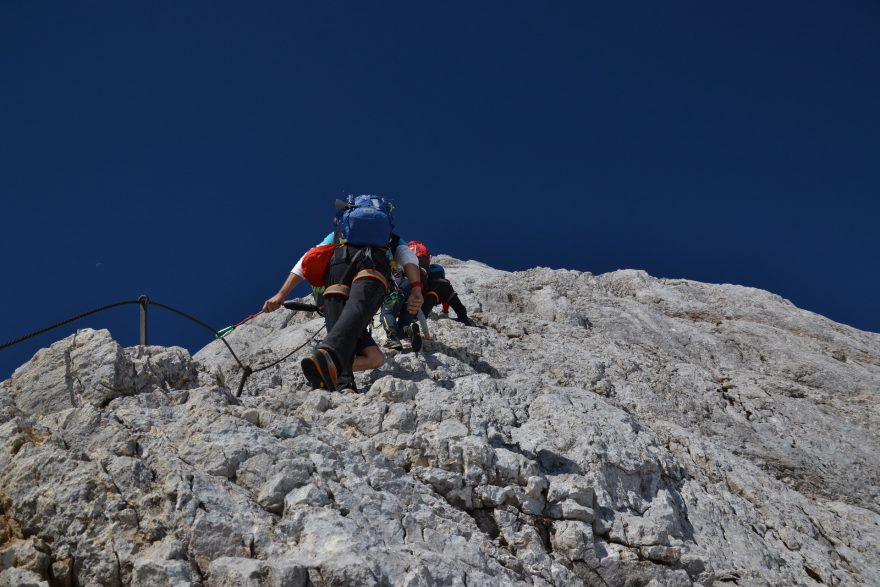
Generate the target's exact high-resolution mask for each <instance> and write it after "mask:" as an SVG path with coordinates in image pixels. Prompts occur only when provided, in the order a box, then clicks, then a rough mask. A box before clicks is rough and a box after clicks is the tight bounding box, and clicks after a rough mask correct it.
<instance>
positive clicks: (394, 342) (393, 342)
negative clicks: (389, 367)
mask: <svg viewBox="0 0 880 587" xmlns="http://www.w3.org/2000/svg"><path fill="white" fill-rule="evenodd" d="M385 346H386V347H387V348H389V349H391V350H394V351H402V350H403V343H402V342H401V341H400V339H399V338H397V335H396V334H389V335H388V336H387V340H386V341H385Z"/></svg>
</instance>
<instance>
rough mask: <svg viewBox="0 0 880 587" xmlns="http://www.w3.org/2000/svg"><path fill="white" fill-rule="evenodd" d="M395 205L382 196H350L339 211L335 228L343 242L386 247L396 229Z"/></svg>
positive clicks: (362, 245) (359, 245)
mask: <svg viewBox="0 0 880 587" xmlns="http://www.w3.org/2000/svg"><path fill="white" fill-rule="evenodd" d="M393 210H394V204H392V203H391V202H389V201H388V200H386V199H385V198H383V197H381V196H357V197H355V196H348V202H347V203H346V206H345V208H343V209H342V210H340V211H339V212H337V213H336V230H337V232H338V233H339V235H340V236H341V237H342V242H344V243H345V244H348V245H353V246H358V247H385V246H388V241H389V239H390V238H391V231H392V230H393V229H394V217H393V216H392V214H391V213H392V211H393Z"/></svg>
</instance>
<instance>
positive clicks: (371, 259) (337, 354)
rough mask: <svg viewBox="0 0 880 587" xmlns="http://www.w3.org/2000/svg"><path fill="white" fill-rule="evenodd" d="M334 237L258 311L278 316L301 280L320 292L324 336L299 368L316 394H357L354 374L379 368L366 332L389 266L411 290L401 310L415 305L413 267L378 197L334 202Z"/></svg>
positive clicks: (418, 289)
mask: <svg viewBox="0 0 880 587" xmlns="http://www.w3.org/2000/svg"><path fill="white" fill-rule="evenodd" d="M336 209H337V213H336V221H335V222H336V229H335V230H334V231H333V232H331V233H330V234H328V235H327V237H326V238H325V239H324V241H322V243H321V244H320V245H318V246H316V247H313V248H312V249H310V250H309V251H308V252H307V253H306V254H305V255H303V257H302V258H301V259H300V260H299V262H298V263H297V264H296V266H295V267H294V268H293V270H292V271H291V273H290V275H289V276H288V277H287V279H286V280H285V282H284V284H283V285H282V286H281V289H280V290H279V291H278V293H277V294H275V295H274V296H272V297H271V298H269V299H268V300H266V302H265V303H264V304H263V311H264V312H273V311H275V310H277V309H278V308H279V307H280V306H281V305H282V303H283V302H284V298H285V297H287V295H288V294H289V293H290V292H291V291H292V290H293V289H294V288H295V287H296V286H297V285H299V283H300V282H301V281H303V279H308V281H309V283H311V284H312V285H313V286H326V289H325V290H324V291H323V306H324V321H325V324H326V326H327V336H326V337H325V338H324V340H323V341H322V342H321V344H320V345H319V346H318V348H316V349H315V350H314V351H313V352H312V353H311V354H310V355H309V356H307V357H305V358H303V359H302V361H301V363H300V365H301V367H302V369H303V374H304V375H305V376H306V379H307V380H308V381H309V383H311V384H312V386H314V387H315V388H319V389H329V390H337V391H345V392H356V391H357V388H356V387H355V382H354V371H358V370H362V369H371V368H376V367H378V366H381V364H382V363H383V362H384V357H383V356H382V352H381V351H380V350H379V348H378V346H377V345H376V343H375V341H374V340H373V339H372V336H370V334H369V332H368V331H367V326H368V325H369V323H370V322H371V321H372V319H373V315H374V314H375V313H376V310H378V309H379V306H380V305H381V304H382V300H383V299H384V298H385V294H386V291H387V289H388V285H389V280H390V279H391V262H392V260H393V261H394V262H396V263H397V264H398V265H399V266H400V267H402V268H403V271H404V273H405V274H406V277H407V280H408V285H409V286H410V288H411V293H410V296H409V300H408V302H407V309H408V311H409V312H410V313H412V314H415V313H416V312H417V311H418V309H419V307H420V306H421V305H422V302H423V301H424V298H423V296H422V289H423V287H424V286H423V284H422V281H421V279H420V277H421V276H420V273H419V268H418V260H417V259H416V258H415V255H413V253H412V251H410V250H409V248H408V247H407V246H406V245H405V244H402V242H401V238H400V237H399V236H398V235H396V234H394V233H393V232H392V230H393V228H394V223H393V217H392V211H393V205H392V204H391V202H389V201H387V200H385V199H384V198H382V197H380V196H368V195H361V196H357V197H355V196H349V197H348V200H347V201H342V200H336Z"/></svg>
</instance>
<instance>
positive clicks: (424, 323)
mask: <svg viewBox="0 0 880 587" xmlns="http://www.w3.org/2000/svg"><path fill="white" fill-rule="evenodd" d="M416 318H418V319H419V324H421V325H422V338H424V339H426V340H431V339H432V338H434V337H433V336H431V331H429V330H428V320H427V319H426V318H425V313H424V312H422V311H421V310H419V312H418V314H416Z"/></svg>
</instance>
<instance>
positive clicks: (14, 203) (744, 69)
mask: <svg viewBox="0 0 880 587" xmlns="http://www.w3.org/2000/svg"><path fill="white" fill-rule="evenodd" d="M878 104H880V5H878V4H877V3H876V2H874V1H867V0H866V1H852V2H846V3H828V2H800V1H797V2H795V1H779V2H752V1H746V2H737V3H726V4H719V3H705V2H674V3H656V2H648V1H639V2H635V1H634V2H626V3H618V2H603V3H587V2H564V3H518V2H513V3H511V2H503V3H502V2H492V3H444V4H442V5H441V4H432V5H426V4H424V3H411V2H383V3H369V4H367V3H348V2H336V3H325V2H307V3H291V2H265V3H240V2H192V3H171V2H157V3H152V2H151V3H134V2H89V3H49V2H5V3H2V4H0V129H2V130H0V210H2V217H3V218H4V220H5V222H4V228H3V230H2V231H0V245H2V250H3V260H4V265H5V268H4V269H5V270H4V275H5V276H4V278H3V287H2V290H0V295H2V298H0V300H2V304H0V325H2V327H0V333H2V334H0V339H2V341H5V340H8V339H11V338H13V337H15V336H18V335H20V334H22V333H24V332H27V331H30V330H33V329H36V328H39V327H41V326H44V325H46V324H49V323H51V322H55V321H56V320H60V319H63V318H65V317H67V316H69V315H72V314H75V313H78V312H80V311H83V310H86V309H89V308H92V307H95V306H99V305H102V304H106V303H110V302H113V301H117V300H121V299H130V298H136V297H137V296H138V295H139V294H141V293H148V294H149V295H150V296H151V297H152V298H154V299H156V300H158V301H161V302H164V303H167V304H171V305H175V306H177V307H180V308H181V309H184V310H186V311H189V312H191V313H193V314H195V315H196V316H198V317H200V318H202V319H203V320H205V321H207V322H209V323H212V324H214V325H216V326H217V327H221V326H226V325H228V324H230V323H234V322H236V321H238V320H239V319H241V318H242V317H244V316H246V315H248V314H250V313H252V312H254V311H256V310H257V309H258V308H259V306H260V305H261V303H262V302H263V300H265V299H266V298H267V297H269V296H270V295H272V294H273V293H274V292H275V291H277V288H278V287H279V285H280V284H281V282H282V281H283V279H284V277H285V275H286V273H287V272H288V271H289V269H290V266H291V265H292V264H293V263H294V262H295V261H296V259H297V258H298V256H299V255H300V254H301V253H302V252H303V251H304V250H305V249H306V248H307V247H308V246H310V245H311V244H313V243H314V242H316V241H317V240H319V239H320V238H321V237H322V236H323V235H324V234H325V233H326V232H327V231H328V230H329V228H330V221H331V218H332V214H333V200H334V199H335V198H336V197H338V196H343V195H345V194H347V193H352V192H353V193H363V192H367V193H382V194H386V195H388V196H390V197H392V198H393V199H395V201H396V202H397V205H398V215H397V221H398V225H399V227H400V229H401V232H402V233H403V234H404V236H406V237H410V238H416V237H417V238H420V239H421V240H423V241H424V242H426V243H427V244H428V245H429V247H430V248H431V249H432V250H433V251H437V252H446V253H449V254H452V255H454V256H457V257H462V258H472V259H478V260H480V261H483V262H486V263H488V264H490V265H493V266H496V267H499V268H504V269H510V270H516V269H525V268H529V267H532V266H536V265H543V266H550V267H566V268H573V269H579V270H584V271H591V272H593V273H602V272H606V271H611V270H615V269H619V268H639V269H645V270H647V271H648V272H649V273H651V274H652V275H655V276H661V277H684V278H689V279H696V280H701V281H708V282H724V283H739V284H744V285H750V286H755V287H760V288H764V289H768V290H771V291H773V292H775V293H778V294H780V295H782V296H784V297H786V298H788V299H790V300H792V301H793V302H794V303H796V304H797V305H799V306H800V307H803V308H806V309H809V310H812V311H815V312H819V313H821V314H824V315H826V316H828V317H830V318H832V319H834V320H838V321H841V322H844V323H847V324H851V325H853V326H856V327H859V328H862V329H866V330H871V331H875V332H876V331H880V314H878V312H877V309H876V300H877V299H878V293H880V292H878V285H880V276H878V273H877V258H878V253H880V237H878V230H877V226H876V225H877V218H878V214H877V212H878V203H877V197H878V194H880V161H878V154H880V108H878V107H877V105H878ZM297 293H298V294H303V293H304V291H299V292H297ZM76 326H79V327H83V326H91V327H108V328H110V329H111V331H112V332H113V333H114V335H115V336H116V337H117V339H118V340H119V341H120V342H121V343H123V344H125V345H130V344H134V343H136V339H137V328H136V327H137V310H136V309H135V308H125V309H119V310H115V311H113V312H111V313H108V314H104V315H101V316H98V317H94V318H91V319H88V320H85V321H83V322H82V323H79V324H78V325H75V326H72V327H70V328H68V329H66V330H62V331H56V332H55V333H52V334H49V335H45V336H43V337H41V338H39V339H37V340H35V341H30V342H28V343H25V344H23V345H20V346H18V347H16V348H15V349H12V350H5V351H3V352H2V353H0V377H5V376H7V375H8V374H9V373H11V371H12V370H13V369H14V368H15V367H16V366H17V365H19V364H21V363H22V362H24V361H25V360H27V359H28V358H29V357H30V356H31V355H32V354H33V353H34V352H35V351H36V350H37V349H38V348H39V347H41V346H46V345H48V344H49V343H51V342H52V341H54V340H56V339H58V338H61V337H62V336H65V335H67V334H69V333H70V332H72V331H73V329H75V328H76ZM151 326H152V340H153V342H156V343H159V344H166V345H167V344H180V345H182V346H186V347H188V348H190V349H192V350H196V349H198V348H200V347H201V346H203V345H204V344H205V343H207V342H208V341H209V339H210V335H209V334H208V333H206V332H204V331H201V330H199V329H198V328H196V327H193V326H191V325H190V324H188V323H186V322H182V321H180V320H179V319H178V318H176V317H173V316H167V315H162V314H161V313H160V311H158V310H157V311H155V312H154V313H153V320H152V324H151Z"/></svg>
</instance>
